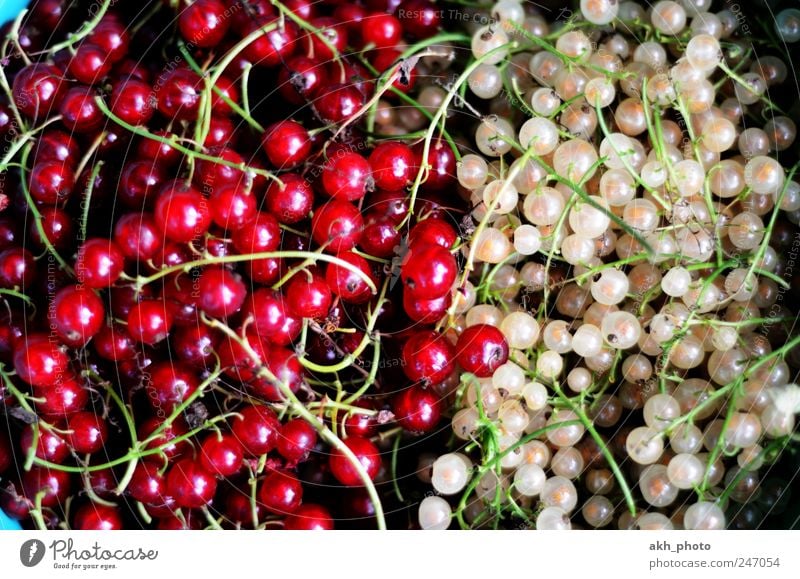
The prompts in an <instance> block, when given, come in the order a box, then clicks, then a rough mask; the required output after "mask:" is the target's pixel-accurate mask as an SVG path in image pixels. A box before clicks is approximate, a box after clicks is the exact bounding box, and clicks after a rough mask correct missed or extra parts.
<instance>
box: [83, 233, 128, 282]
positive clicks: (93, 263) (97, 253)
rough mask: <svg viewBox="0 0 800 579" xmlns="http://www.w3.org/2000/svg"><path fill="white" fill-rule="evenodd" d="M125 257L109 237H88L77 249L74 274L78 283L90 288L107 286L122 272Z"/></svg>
mask: <svg viewBox="0 0 800 579" xmlns="http://www.w3.org/2000/svg"><path fill="white" fill-rule="evenodd" d="M124 266H125V257H124V256H123V255H122V251H120V249H119V247H118V246H117V244H116V243H114V242H113V241H111V240H110V239H102V238H99V237H98V238H94V239H89V240H87V241H85V242H84V243H83V245H81V247H80V249H78V257H77V258H76V259H75V275H76V276H77V278H78V282H79V283H83V284H86V286H87V287H90V288H95V289H99V288H107V287H109V286H111V285H112V284H113V283H114V282H115V281H117V279H119V276H120V275H121V274H122V268H123V267H124Z"/></svg>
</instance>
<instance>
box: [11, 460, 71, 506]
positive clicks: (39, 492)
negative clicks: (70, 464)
mask: <svg viewBox="0 0 800 579" xmlns="http://www.w3.org/2000/svg"><path fill="white" fill-rule="evenodd" d="M71 483H72V481H71V480H70V474H69V473H68V472H64V471H62V470H56V469H49V468H47V467H43V466H33V467H31V470H29V471H28V472H26V473H24V474H23V475H22V488H23V491H24V492H25V497H26V498H27V499H28V500H30V501H31V502H34V501H36V499H37V497H41V499H40V501H41V503H40V504H41V506H43V507H45V508H51V509H52V508H57V507H61V506H63V505H64V502H65V501H66V500H67V497H69V495H70V489H71V487H72V484H71Z"/></svg>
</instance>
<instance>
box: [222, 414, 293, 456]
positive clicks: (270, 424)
mask: <svg viewBox="0 0 800 579" xmlns="http://www.w3.org/2000/svg"><path fill="white" fill-rule="evenodd" d="M239 415H240V416H239V417H236V418H234V420H233V425H232V427H231V430H232V431H233V435H234V436H235V437H236V440H238V441H239V442H240V443H242V447H244V450H245V452H246V453H247V454H248V455H249V456H254V457H257V456H261V455H264V454H266V453H268V452H269V451H270V450H272V449H274V448H275V447H276V446H277V445H278V440H279V438H280V434H281V423H280V421H279V420H278V417H277V416H276V415H275V413H274V412H273V411H272V410H270V409H269V408H267V407H266V406H246V407H245V408H242V409H241V410H239Z"/></svg>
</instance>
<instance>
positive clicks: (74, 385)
mask: <svg viewBox="0 0 800 579" xmlns="http://www.w3.org/2000/svg"><path fill="white" fill-rule="evenodd" d="M37 398H38V399H39V400H38V401H37V402H36V412H37V413H38V414H39V416H41V417H42V418H45V419H63V418H66V417H68V416H71V415H73V414H75V413H76V412H80V411H81V410H83V409H84V408H85V407H86V403H87V402H88V401H89V393H88V392H87V391H86V389H85V388H84V387H83V386H81V384H80V383H79V382H78V381H77V379H76V378H75V377H73V376H72V375H67V376H65V377H64V378H63V379H62V380H61V381H60V382H58V384H57V387H55V388H43V389H42V390H41V391H39V392H37Z"/></svg>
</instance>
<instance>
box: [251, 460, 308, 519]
mask: <svg viewBox="0 0 800 579" xmlns="http://www.w3.org/2000/svg"><path fill="white" fill-rule="evenodd" d="M258 499H259V501H261V504H262V505H264V508H265V509H266V510H267V511H269V512H271V513H274V514H276V515H287V514H289V513H292V512H294V511H295V510H297V507H299V506H300V503H301V502H302V501H303V485H301V484H300V481H299V480H297V477H295V476H293V475H291V474H289V473H288V472H282V471H273V472H271V473H269V474H268V475H267V476H266V477H265V478H264V480H263V481H262V483H261V488H260V489H259V491H258Z"/></svg>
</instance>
